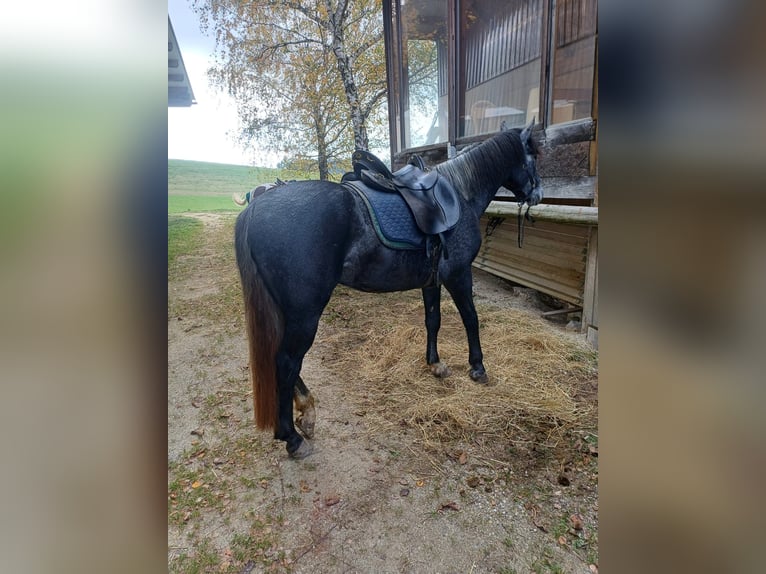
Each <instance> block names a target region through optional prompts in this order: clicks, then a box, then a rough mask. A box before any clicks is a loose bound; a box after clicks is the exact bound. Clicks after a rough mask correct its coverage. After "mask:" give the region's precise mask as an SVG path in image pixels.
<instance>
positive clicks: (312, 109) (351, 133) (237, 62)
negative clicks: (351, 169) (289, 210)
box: [194, 0, 387, 179]
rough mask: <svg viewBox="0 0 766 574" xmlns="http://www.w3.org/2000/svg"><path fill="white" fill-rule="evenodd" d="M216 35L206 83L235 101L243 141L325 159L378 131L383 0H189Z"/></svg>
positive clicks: (324, 162) (326, 163)
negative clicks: (214, 62) (211, 63)
mask: <svg viewBox="0 0 766 574" xmlns="http://www.w3.org/2000/svg"><path fill="white" fill-rule="evenodd" d="M194 6H195V9H196V10H197V12H198V13H199V14H200V16H201V21H202V23H203V28H207V29H209V30H210V31H211V32H213V33H214V35H215V39H216V64H215V66H214V67H213V68H211V70H210V71H209V73H210V77H211V79H212V81H213V82H214V83H215V84H217V85H218V86H220V87H222V88H224V89H225V90H227V91H228V92H229V93H230V94H231V95H232V96H233V97H234V99H235V101H236V102H237V107H238V112H239V116H240V119H241V120H242V124H243V130H242V133H241V134H240V135H241V137H242V138H243V139H244V140H245V141H248V142H249V141H253V140H258V141H259V143H261V144H262V145H265V146H266V147H268V148H269V149H273V150H279V151H285V152H287V153H290V154H293V155H296V156H302V155H306V154H308V153H311V154H312V155H314V157H316V159H317V165H318V168H319V171H320V177H322V179H326V178H327V177H328V175H329V167H330V165H331V163H333V162H334V161H336V160H339V159H341V158H342V159H347V158H348V157H349V156H350V151H351V150H352V149H353V148H359V149H368V148H369V145H370V135H369V130H370V127H371V122H372V126H373V129H377V130H378V133H381V134H382V133H383V132H385V130H384V129H383V128H384V126H385V122H386V121H387V118H386V115H385V113H384V110H385V98H386V72H385V53H384V48H383V26H382V6H381V0H288V1H286V2H285V1H277V0H252V1H238V0H194Z"/></svg>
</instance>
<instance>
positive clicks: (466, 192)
mask: <svg viewBox="0 0 766 574" xmlns="http://www.w3.org/2000/svg"><path fill="white" fill-rule="evenodd" d="M520 134H521V129H519V128H514V129H510V130H506V131H502V132H499V133H497V134H495V135H494V136H492V137H491V138H489V139H487V140H484V141H483V142H482V143H480V144H479V145H478V146H476V147H474V148H471V149H469V150H467V151H465V152H463V153H462V154H460V155H459V156H457V157H455V158H452V159H450V160H447V161H445V162H443V163H440V164H439V165H437V166H436V168H435V169H436V171H438V172H439V173H440V174H441V175H443V176H445V177H446V178H447V179H449V180H450V181H451V182H452V185H453V186H454V187H455V189H456V190H458V192H459V193H460V194H461V195H462V196H463V197H464V198H465V199H466V200H467V201H470V200H471V199H473V198H474V196H475V195H476V193H477V192H482V191H485V190H487V189H488V188H494V189H492V190H491V191H492V193H494V192H495V191H497V188H498V187H500V186H501V185H502V184H503V183H504V179H505V177H506V176H507V173H508V165H509V164H511V163H522V162H524V160H525V150H524V146H523V144H522V143H521V138H520V137H519V136H520ZM530 143H531V146H532V151H533V153H535V154H537V153H538V150H539V148H538V146H537V143H536V142H535V141H534V140H533V139H532V138H530Z"/></svg>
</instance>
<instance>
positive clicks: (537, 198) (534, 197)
mask: <svg viewBox="0 0 766 574" xmlns="http://www.w3.org/2000/svg"><path fill="white" fill-rule="evenodd" d="M542 200H543V187H542V186H541V185H538V186H536V187H535V188H534V189H532V191H531V193H530V194H529V195H528V196H527V205H529V206H530V207H531V206H533V205H537V204H538V203H540V202H541V201H542Z"/></svg>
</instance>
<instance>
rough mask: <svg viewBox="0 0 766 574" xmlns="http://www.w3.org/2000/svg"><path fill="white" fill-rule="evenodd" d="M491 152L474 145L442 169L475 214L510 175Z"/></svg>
mask: <svg viewBox="0 0 766 574" xmlns="http://www.w3.org/2000/svg"><path fill="white" fill-rule="evenodd" d="M501 149H502V147H501ZM492 155H493V154H488V153H482V152H481V151H480V150H479V149H478V148H474V149H473V150H469V151H468V152H466V153H465V155H462V156H458V157H456V158H455V159H453V160H451V161H450V162H449V163H450V167H449V169H444V172H442V173H443V175H447V177H449V178H450V180H451V181H452V184H453V185H454V186H455V188H456V189H457V190H458V191H459V193H460V194H461V195H462V196H463V197H464V198H465V200H466V201H467V202H468V205H469V206H470V207H471V209H472V211H474V212H475V213H476V215H477V216H481V214H482V213H484V211H485V210H486V209H487V207H488V206H489V203H490V202H491V201H492V200H493V199H494V197H495V194H496V193H497V190H498V189H499V188H500V186H501V185H503V183H505V182H506V181H507V180H508V176H509V174H510V172H509V171H508V169H507V168H504V167H503V161H502V159H501V157H497V158H493V157H492ZM509 155H512V154H509ZM506 157H507V156H506ZM439 167H441V166H438V167H437V169H439Z"/></svg>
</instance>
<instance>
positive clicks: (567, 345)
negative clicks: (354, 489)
mask: <svg viewBox="0 0 766 574" xmlns="http://www.w3.org/2000/svg"><path fill="white" fill-rule="evenodd" d="M443 299H444V300H443V301H442V328H441V331H440V334H439V354H440V357H441V359H442V361H444V362H446V363H447V364H448V365H449V366H450V368H451V369H452V375H451V376H450V377H448V378H446V379H437V378H435V377H434V376H433V375H431V373H430V371H429V370H428V367H427V366H426V364H425V348H426V334H425V327H424V324H423V305H422V302H421V299H420V296H419V293H417V292H410V293H403V294H392V295H385V296H381V295H369V294H362V293H357V292H353V291H350V290H339V291H338V293H337V294H336V296H334V297H333V300H332V301H331V303H330V306H329V307H328V310H329V312H328V314H327V315H326V317H327V318H328V320H329V322H330V323H331V325H332V327H336V326H337V327H338V328H331V329H330V331H331V332H330V333H329V334H328V336H327V337H325V341H326V342H328V343H329V344H331V346H332V347H333V353H332V357H331V358H329V359H327V360H328V361H329V362H330V365H331V367H332V368H333V369H335V370H338V371H339V372H343V373H344V378H345V379H347V380H350V381H353V384H350V385H349V388H348V392H349V393H350V394H351V396H352V398H353V399H354V400H355V401H356V402H358V403H360V405H361V407H362V409H363V410H364V411H365V413H366V417H367V420H368V423H369V424H370V426H371V427H372V428H376V429H379V430H385V429H388V430H390V429H391V428H393V427H397V426H400V425H406V426H408V427H412V428H417V429H419V431H420V432H421V433H422V437H423V440H424V442H425V444H426V445H429V444H434V443H439V444H442V445H443V444H444V442H445V441H452V440H471V439H473V438H477V437H485V438H486V437H492V438H499V439H502V440H503V441H505V443H510V444H514V445H522V444H527V445H528V444H530V443H533V444H545V445H552V444H555V443H556V442H557V441H558V439H560V438H561V436H563V433H566V432H567V431H572V430H577V429H583V428H594V427H595V426H596V422H595V416H596V404H595V402H596V398H595V392H594V382H595V379H596V371H597V365H596V354H595V353H594V352H593V351H592V350H591V349H590V348H589V347H587V345H586V344H585V343H584V342H579V341H578V340H575V339H574V338H573V337H570V336H568V335H567V334H566V333H562V332H561V331H560V329H559V328H557V327H555V326H553V325H551V324H549V323H547V322H545V321H544V320H542V319H539V318H537V317H535V316H534V315H531V314H529V313H526V312H523V311H519V310H516V309H510V308H503V309H498V308H494V307H484V308H479V319H480V322H481V338H482V348H483V351H484V364H485V366H486V367H487V371H488V373H489V376H490V384H489V386H482V385H478V384H476V383H475V382H473V381H472V380H471V379H470V378H469V376H468V364H467V356H468V345H467V342H466V338H465V331H464V330H463V326H462V323H461V321H460V316H459V314H458V313H457V310H456V309H455V307H454V305H453V304H452V301H451V299H450V298H449V296H447V295H445V296H444V297H443ZM339 323H342V324H339Z"/></svg>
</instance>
